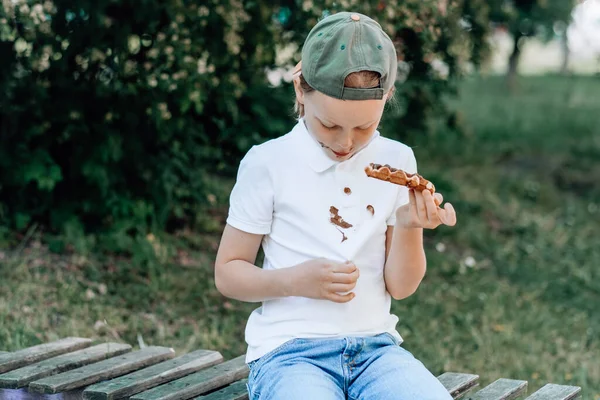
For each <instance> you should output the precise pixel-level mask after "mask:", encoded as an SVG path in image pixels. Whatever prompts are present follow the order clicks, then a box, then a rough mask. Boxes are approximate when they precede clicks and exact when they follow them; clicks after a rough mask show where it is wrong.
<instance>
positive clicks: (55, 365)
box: [0, 343, 131, 389]
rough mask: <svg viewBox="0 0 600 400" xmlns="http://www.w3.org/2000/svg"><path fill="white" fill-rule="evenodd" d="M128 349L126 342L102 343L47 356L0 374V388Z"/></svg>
mask: <svg viewBox="0 0 600 400" xmlns="http://www.w3.org/2000/svg"><path fill="white" fill-rule="evenodd" d="M128 351H131V346H130V345H128V344H121V343H102V344H99V345H96V346H93V347H88V348H86V349H82V350H78V351H75V352H73V353H67V354H63V355H60V356H57V357H53V358H49V359H47V360H44V361H40V362H38V363H36V364H31V365H28V366H26V367H22V368H19V369H15V370H12V371H10V372H7V373H5V374H2V375H0V388H5V389H19V388H22V387H25V386H27V385H29V384H30V383H31V382H33V381H36V380H38V379H42V378H45V377H47V376H51V375H56V374H59V373H61V372H64V371H68V370H70V369H74V368H79V367H82V366H84V365H88V364H92V363H95V362H97V361H101V360H104V359H107V358H110V357H114V356H118V355H120V354H124V353H127V352H128Z"/></svg>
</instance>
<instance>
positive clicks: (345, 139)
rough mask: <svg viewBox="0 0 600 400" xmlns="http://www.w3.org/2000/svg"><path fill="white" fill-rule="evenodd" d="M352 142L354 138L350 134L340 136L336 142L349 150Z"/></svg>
mask: <svg viewBox="0 0 600 400" xmlns="http://www.w3.org/2000/svg"><path fill="white" fill-rule="evenodd" d="M353 142H354V140H353V139H352V137H351V136H350V135H345V136H342V137H341V138H340V139H339V140H338V144H339V145H340V147H341V148H342V149H343V150H350V149H351V148H352V143H353Z"/></svg>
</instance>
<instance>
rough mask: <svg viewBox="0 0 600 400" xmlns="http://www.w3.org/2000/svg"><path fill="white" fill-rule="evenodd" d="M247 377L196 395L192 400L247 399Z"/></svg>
mask: <svg viewBox="0 0 600 400" xmlns="http://www.w3.org/2000/svg"><path fill="white" fill-rule="evenodd" d="M247 382H248V379H242V380H239V381H237V382H234V383H232V384H231V385H229V386H226V387H224V388H223V389H219V390H217V391H214V392H212V393H210V394H207V395H204V396H199V397H196V398H195V399H194V400H248V388H247V387H246V383H247Z"/></svg>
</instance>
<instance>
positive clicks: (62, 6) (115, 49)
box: [0, 0, 486, 248]
mask: <svg viewBox="0 0 600 400" xmlns="http://www.w3.org/2000/svg"><path fill="white" fill-rule="evenodd" d="M2 4H3V7H2V10H1V11H2V12H3V14H2V15H0V59H2V60H3V62H2V63H1V64H0V91H1V93H2V96H0V224H3V225H9V226H11V227H12V228H13V229H17V230H23V229H25V228H26V227H27V226H28V225H30V224H31V223H32V222H36V223H41V224H43V225H44V226H47V227H49V229H51V230H53V231H58V232H67V231H68V232H72V233H73V232H75V233H73V235H78V234H83V233H86V232H93V233H98V232H113V233H115V232H117V233H119V234H121V235H130V236H131V235H132V234H136V233H143V234H145V233H147V232H148V230H153V231H157V230H161V229H164V228H165V227H166V228H168V229H176V228H178V227H181V226H183V225H194V222H195V221H196V220H197V219H198V218H199V217H202V215H203V211H204V210H205V208H206V205H207V204H208V205H209V204H210V203H211V202H212V201H213V200H214V196H211V193H209V192H208V187H209V186H208V185H207V182H208V180H209V179H211V178H210V177H211V176H214V175H215V174H220V175H226V176H233V174H234V173H235V170H236V168H237V164H238V161H239V159H240V157H241V156H242V154H243V153H244V152H245V151H247V150H248V149H249V148H250V146H252V145H253V144H255V143H258V142H261V141H264V140H266V139H269V138H272V137H276V136H279V135H281V134H282V133H284V132H286V131H287V129H289V128H290V127H291V126H292V124H293V116H292V113H291V106H292V96H293V91H292V90H291V87H290V84H289V82H287V83H284V84H283V85H280V86H277V87H272V86H271V85H269V83H268V81H267V79H266V75H265V68H268V67H270V68H274V67H286V66H288V67H289V66H291V65H293V64H295V62H296V61H297V60H298V57H299V54H300V48H301V43H302V41H303V40H304V37H305V36H306V34H307V33H308V31H309V29H310V28H311V27H312V26H313V25H314V24H315V23H316V22H317V21H318V19H320V18H322V17H324V16H326V15H327V14H328V13H333V12H336V11H338V10H341V9H350V10H356V11H359V12H363V13H365V14H368V15H372V16H373V17H374V18H376V19H378V20H379V21H380V22H381V24H382V25H383V27H384V29H385V30H386V31H387V32H388V33H389V34H390V35H391V36H392V38H393V40H394V41H395V42H396V43H397V45H398V51H399V56H400V58H401V61H402V62H401V68H402V71H403V73H401V74H400V75H401V76H400V77H401V79H400V82H399V85H398V89H399V90H398V93H399V95H398V98H399V100H400V104H401V107H400V108H398V109H397V110H396V112H395V113H393V114H391V117H390V119H389V122H386V128H387V129H388V131H389V132H390V133H391V134H392V135H393V134H395V133H394V132H396V131H400V130H402V132H405V133H406V132H409V133H410V132H420V131H422V130H423V129H426V126H427V122H428V121H429V120H430V119H431V118H432V116H434V115H438V116H439V115H444V112H445V109H444V107H443V102H442V95H443V94H445V93H449V92H451V91H452V85H451V82H452V81H453V80H454V79H455V78H458V77H460V76H461V65H463V64H464V62H466V61H468V60H471V59H474V60H475V61H477V60H478V59H479V58H480V57H481V56H482V54H484V52H483V51H480V50H482V49H484V41H483V39H482V38H483V37H484V36H485V33H486V31H485V23H484V22H485V21H481V18H480V16H479V15H478V14H476V13H475V12H474V11H473V10H478V7H477V5H481V4H483V2H482V1H481V0H461V1H451V2H449V4H445V3H444V0H440V1H431V0H428V1H422V0H403V1H369V2H359V1H342V2H333V1H329V0H326V1H315V2H311V1H309V0H306V1H296V2H292V1H280V2H267V1H266V0H258V1H249V0H248V1H240V0H222V1H214V0H213V1H206V2H201V3H200V4H202V5H198V4H197V3H196V2H183V1H181V0H167V1H161V2H156V1H149V0H138V1H132V0H118V1H117V0H99V1H95V2H91V1H84V0H71V1H54V2H53V1H51V0H46V1H44V2H31V1H30V2H26V1H24V0H3V2H2ZM460 19H462V20H469V21H471V22H470V27H471V28H470V30H465V29H463V28H462V27H461V26H460V25H459V24H458V21H459V20H460ZM290 49H291V51H288V50H290ZM473 49H477V51H473ZM286 52H287V54H288V56H287V57H285V56H283V55H284V54H286ZM473 55H475V57H474V58H473ZM402 71H401V72H402ZM78 232H79V233H78ZM123 243H125V244H123V245H122V247H124V248H126V247H127V244H126V243H128V242H127V241H125V242H123Z"/></svg>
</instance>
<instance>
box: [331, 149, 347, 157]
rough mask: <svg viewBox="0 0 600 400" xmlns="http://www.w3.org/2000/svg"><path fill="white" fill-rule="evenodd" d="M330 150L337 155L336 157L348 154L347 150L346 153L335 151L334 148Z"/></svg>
mask: <svg viewBox="0 0 600 400" xmlns="http://www.w3.org/2000/svg"><path fill="white" fill-rule="evenodd" d="M331 151H332V152H333V154H335V155H336V156H338V157H346V156H347V155H349V154H350V152H348V153H338V152H337V151H335V150H331Z"/></svg>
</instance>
